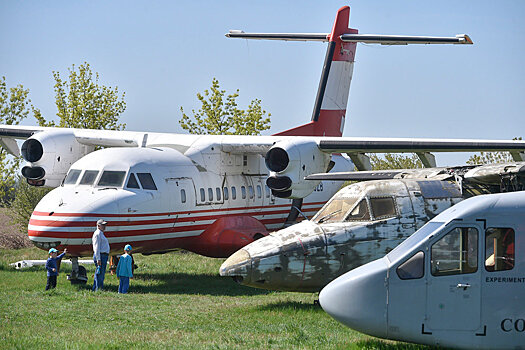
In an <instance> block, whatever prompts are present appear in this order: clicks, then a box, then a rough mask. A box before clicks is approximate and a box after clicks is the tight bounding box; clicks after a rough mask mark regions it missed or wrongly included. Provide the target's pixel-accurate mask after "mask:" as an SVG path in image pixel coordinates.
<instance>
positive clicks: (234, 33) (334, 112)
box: [226, 6, 472, 136]
mask: <svg viewBox="0 0 525 350" xmlns="http://www.w3.org/2000/svg"><path fill="white" fill-rule="evenodd" d="M349 20H350V7H348V6H344V7H341V8H340V9H339V11H337V15H336V17H335V21H334V25H333V27H332V31H331V32H330V33H320V34H317V33H315V34H310V33H245V32H243V31H239V30H231V31H230V32H229V33H228V34H226V36H227V37H228V38H242V39H260V40H261V39H262V40H264V39H266V40H286V41H322V42H328V48H327V50H326V57H325V60H324V64H323V71H322V73H321V80H320V82H319V88H318V90H317V96H316V99H315V104H314V110H313V113H312V120H311V121H310V122H309V123H307V124H303V125H300V126H297V127H295V128H292V129H289V130H286V131H282V132H279V133H277V134H275V135H278V136H342V135H343V129H344V124H345V116H346V110H347V103H348V94H349V92H350V83H351V81H352V72H353V69H354V60H355V51H356V46H357V43H358V42H362V43H367V44H381V45H408V44H472V40H471V39H470V38H469V36H468V35H466V34H458V35H456V36H455V37H429V36H401V35H377V34H358V31H357V29H352V28H349V27H348V24H349Z"/></svg>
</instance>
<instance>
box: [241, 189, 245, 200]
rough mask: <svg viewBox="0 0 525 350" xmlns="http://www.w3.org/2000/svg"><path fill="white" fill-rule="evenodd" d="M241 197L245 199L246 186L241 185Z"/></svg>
mask: <svg viewBox="0 0 525 350" xmlns="http://www.w3.org/2000/svg"><path fill="white" fill-rule="evenodd" d="M241 197H242V199H246V186H241Z"/></svg>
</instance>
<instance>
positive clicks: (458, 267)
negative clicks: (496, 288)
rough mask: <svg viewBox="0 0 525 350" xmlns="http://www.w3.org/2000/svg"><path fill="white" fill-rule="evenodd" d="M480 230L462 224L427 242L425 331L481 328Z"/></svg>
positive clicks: (476, 226) (481, 259) (474, 226)
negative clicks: (428, 257)
mask: <svg viewBox="0 0 525 350" xmlns="http://www.w3.org/2000/svg"><path fill="white" fill-rule="evenodd" d="M483 234H484V233H483V230H482V229H481V228H480V227H479V226H478V225H476V224H461V226H459V225H456V226H455V227H454V226H452V227H451V228H449V229H447V230H445V231H444V234H441V235H438V236H437V237H435V238H434V239H432V240H431V241H430V242H429V246H428V252H429V256H430V259H427V267H428V273H427V292H426V294H427V305H426V321H425V324H423V330H424V331H426V332H432V330H436V331H438V330H450V331H476V330H478V329H479V328H480V322H481V311H480V310H481V269H482V266H483V264H482V262H483V257H482V254H481V253H482V252H481V251H482V245H480V243H479V241H480V238H481V237H483Z"/></svg>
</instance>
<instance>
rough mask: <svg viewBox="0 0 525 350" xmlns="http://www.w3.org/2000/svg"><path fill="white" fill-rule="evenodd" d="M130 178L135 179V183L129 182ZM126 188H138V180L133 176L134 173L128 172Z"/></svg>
mask: <svg viewBox="0 0 525 350" xmlns="http://www.w3.org/2000/svg"><path fill="white" fill-rule="evenodd" d="M131 179H133V181H135V183H133V184H130V182H131ZM132 185H133V186H132ZM126 188H132V189H137V190H140V185H139V182H138V180H137V178H136V177H135V174H133V173H129V178H128V182H127V183H126Z"/></svg>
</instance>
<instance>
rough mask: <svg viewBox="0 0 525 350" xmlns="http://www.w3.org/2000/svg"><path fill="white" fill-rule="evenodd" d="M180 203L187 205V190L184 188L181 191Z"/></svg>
mask: <svg viewBox="0 0 525 350" xmlns="http://www.w3.org/2000/svg"><path fill="white" fill-rule="evenodd" d="M180 201H181V203H186V190H185V189H184V188H181V189H180Z"/></svg>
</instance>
